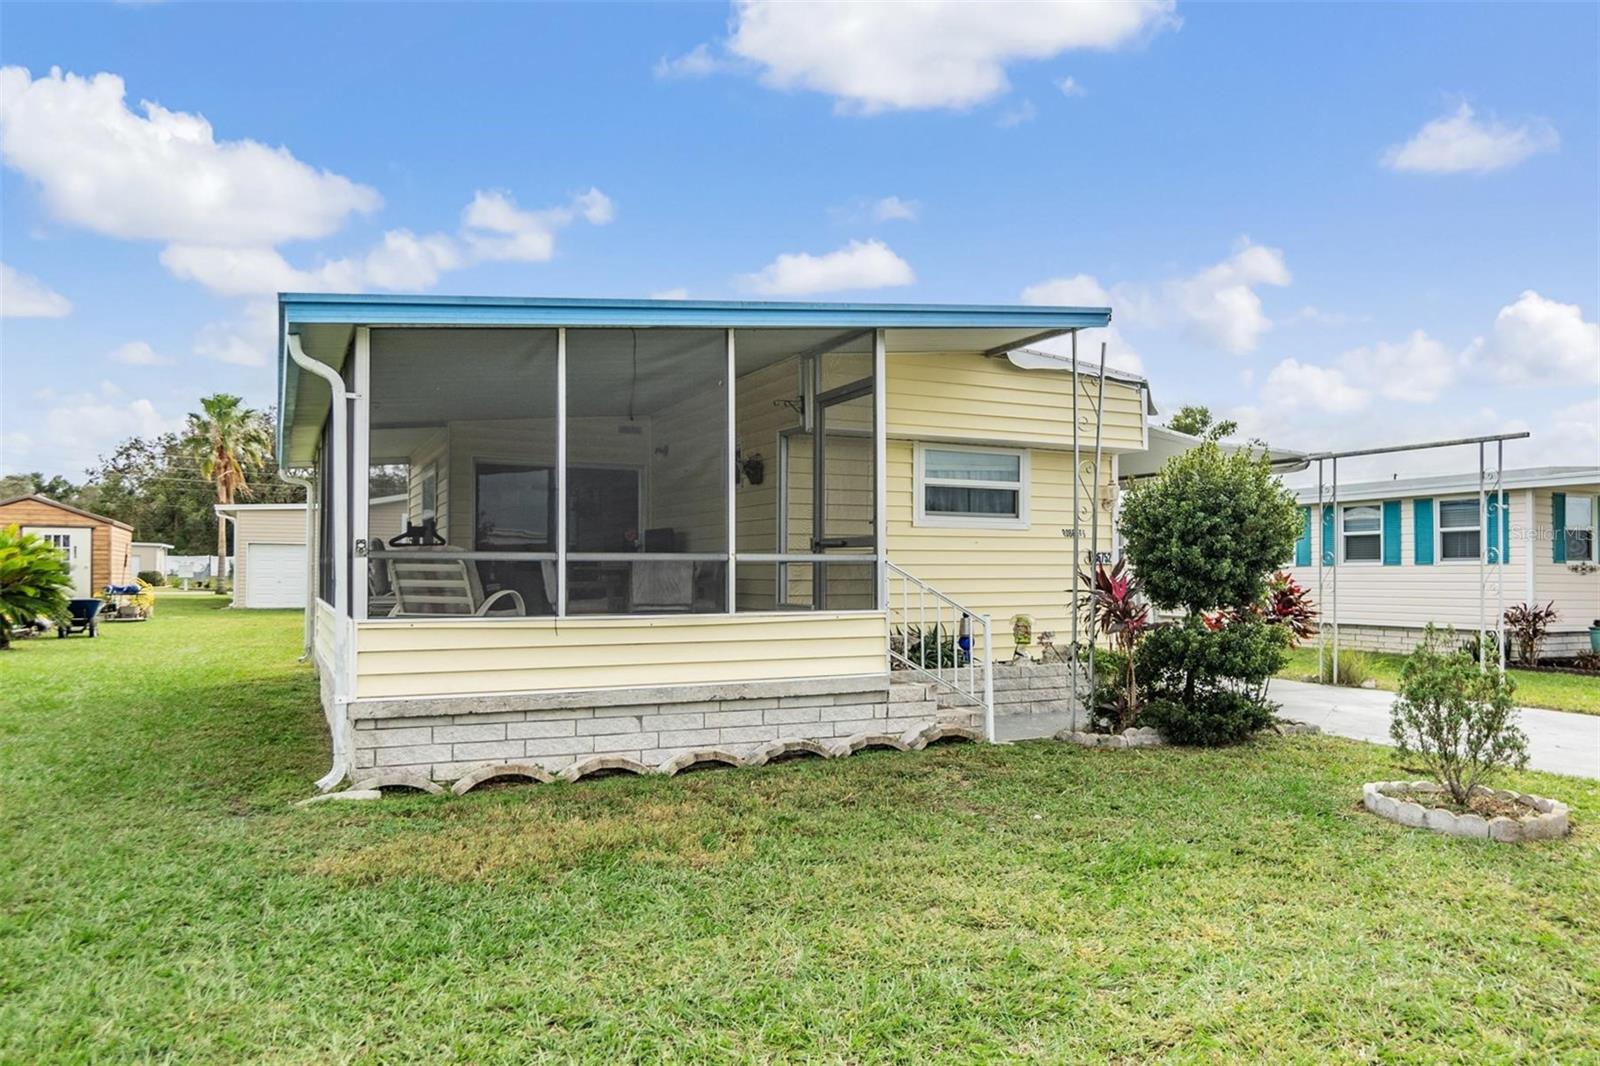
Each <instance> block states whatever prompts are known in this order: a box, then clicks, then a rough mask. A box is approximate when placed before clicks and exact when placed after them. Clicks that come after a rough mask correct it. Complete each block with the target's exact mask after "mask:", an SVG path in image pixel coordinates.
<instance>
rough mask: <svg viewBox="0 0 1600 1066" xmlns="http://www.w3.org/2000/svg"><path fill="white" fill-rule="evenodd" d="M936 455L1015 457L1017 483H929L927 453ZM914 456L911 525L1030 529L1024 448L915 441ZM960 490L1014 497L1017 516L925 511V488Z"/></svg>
mask: <svg viewBox="0 0 1600 1066" xmlns="http://www.w3.org/2000/svg"><path fill="white" fill-rule="evenodd" d="M930 450H931V451H938V452H977V453H980V454H985V455H1009V456H1015V457H1016V458H1017V460H1018V463H1017V480H1016V481H974V480H971V479H967V478H934V479H932V481H931V482H930V481H929V479H928V476H927V453H928V452H929V451H930ZM915 451H916V457H915V461H914V463H913V465H914V467H915V471H916V473H915V477H914V478H913V489H912V491H913V495H914V496H915V511H914V512H913V515H912V525H914V526H925V527H931V528H945V529H1029V528H1032V522H1031V521H1030V518H1029V514H1028V508H1029V500H1028V497H1029V495H1030V493H1029V491H1028V489H1029V485H1030V484H1031V483H1032V481H1033V477H1032V464H1031V462H1030V457H1031V453H1030V451H1029V450H1028V449H1027V448H992V447H988V446H985V445H977V444H946V443H942V442H939V441H918V442H917V443H916V449H915ZM930 484H932V485H933V486H934V487H936V488H939V487H944V488H962V489H999V490H1001V491H1004V492H1015V493H1016V494H1017V513H1016V514H1015V515H994V516H992V517H991V516H985V515H961V514H944V513H941V512H938V511H935V512H932V513H929V511H928V486H929V485H930Z"/></svg>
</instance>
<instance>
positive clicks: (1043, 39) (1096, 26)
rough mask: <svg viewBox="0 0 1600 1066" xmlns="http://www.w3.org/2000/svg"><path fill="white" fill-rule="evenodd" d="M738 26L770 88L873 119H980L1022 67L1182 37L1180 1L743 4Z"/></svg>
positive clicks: (733, 40) (735, 45)
mask: <svg viewBox="0 0 1600 1066" xmlns="http://www.w3.org/2000/svg"><path fill="white" fill-rule="evenodd" d="M733 20H734V26H733V31H732V34H731V35H730V36H729V38H728V40H727V41H726V42H725V47H726V48H727V50H728V51H729V52H731V53H732V54H733V55H735V56H738V57H740V58H742V59H746V60H749V61H750V62H752V63H754V64H756V66H757V67H758V68H759V70H760V71H761V79H762V81H763V82H765V83H766V84H767V85H770V86H772V87H773V88H778V89H808V90H813V91H816V92H821V93H826V94H827V95H829V96H832V97H834V99H835V102H836V107H837V108H838V109H839V110H841V111H845V112H850V113H855V114H868V115H870V114H877V113H880V112H884V111H896V110H918V109H927V108H956V109H960V108H968V107H972V106H973V105H975V104H979V103H982V102H984V101H986V100H991V99H993V98H995V97H997V96H999V95H1001V94H1002V93H1004V92H1005V91H1006V90H1007V88H1008V87H1009V83H1008V82H1007V80H1006V67H1007V66H1008V65H1009V64H1011V63H1016V62H1027V61H1030V60H1041V59H1049V58H1051V57H1053V56H1057V55H1060V54H1061V53H1062V52H1065V51H1068V50H1070V49H1084V48H1092V49H1101V50H1109V49H1115V48H1119V47H1122V46H1125V45H1130V44H1134V43H1136V42H1138V41H1140V40H1142V39H1144V38H1146V37H1147V36H1148V35H1150V34H1151V33H1154V32H1156V31H1159V30H1161V29H1164V28H1167V27H1170V26H1175V25H1177V19H1176V18H1175V17H1174V15H1173V4H1172V3H1171V2H1170V0H1122V2H1119V0H1049V2H1026V0H991V2H990V3H986V4H969V3H918V4H858V3H850V2H846V0H832V2H826V3H810V4H794V3H785V2H782V0H741V2H739V3H737V4H736V6H735V8H734V15H733ZM695 55H696V53H694V52H691V53H690V57H692V56H695ZM704 58H705V59H709V58H710V56H709V54H706V55H705V56H704ZM687 60H689V57H684V59H683V60H680V61H679V62H684V61H687ZM689 67H690V69H691V70H693V71H698V70H700V69H701V67H702V65H701V63H700V61H699V60H698V59H697V60H695V61H694V62H691V63H689ZM658 69H659V67H658Z"/></svg>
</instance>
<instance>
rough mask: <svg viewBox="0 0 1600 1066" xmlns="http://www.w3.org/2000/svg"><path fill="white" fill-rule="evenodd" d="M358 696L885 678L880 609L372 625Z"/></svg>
mask: <svg viewBox="0 0 1600 1066" xmlns="http://www.w3.org/2000/svg"><path fill="white" fill-rule="evenodd" d="M357 643H358V647H359V652H358V654H357V658H356V663H357V672H358V681H357V695H359V696H360V697H362V698H379V697H388V696H425V695H445V694H452V693H464V692H564V691H571V690H577V689H598V688H627V687H634V686H655V685H679V684H718V683H728V682H739V681H776V680H784V679H790V678H810V677H836V676H842V675H855V674H880V673H883V672H884V670H885V669H886V665H885V657H884V627H883V618H882V617H881V616H879V615H877V614H839V613H827V612H822V613H817V614H806V615H785V616H773V615H767V616H760V617H753V616H748V615H747V616H743V617H737V616H727V615H701V616H675V617H653V618H567V619H563V620H561V621H560V622H559V623H557V622H556V621H555V620H553V619H528V620H526V621H506V620H496V621H492V622H406V623H399V622H379V623H373V622H366V623H361V624H360V627H359V636H358V641H357Z"/></svg>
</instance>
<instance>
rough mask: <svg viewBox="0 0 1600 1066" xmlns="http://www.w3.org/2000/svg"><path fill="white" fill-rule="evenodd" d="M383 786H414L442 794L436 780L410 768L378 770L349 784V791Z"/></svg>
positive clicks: (424, 790) (419, 790)
mask: <svg viewBox="0 0 1600 1066" xmlns="http://www.w3.org/2000/svg"><path fill="white" fill-rule="evenodd" d="M385 788H414V789H416V790H417V791H418V792H426V793H428V794H429V795H433V796H442V795H444V788H443V786H441V785H440V784H439V783H438V782H437V781H434V780H433V779H432V778H428V777H424V776H422V775H421V774H419V773H415V772H413V771H411V770H380V771H379V772H378V773H375V774H369V775H367V776H366V777H363V778H362V779H361V780H360V781H357V782H356V783H355V784H353V785H351V786H350V791H351V792H365V791H368V790H369V789H380V790H381V789H385Z"/></svg>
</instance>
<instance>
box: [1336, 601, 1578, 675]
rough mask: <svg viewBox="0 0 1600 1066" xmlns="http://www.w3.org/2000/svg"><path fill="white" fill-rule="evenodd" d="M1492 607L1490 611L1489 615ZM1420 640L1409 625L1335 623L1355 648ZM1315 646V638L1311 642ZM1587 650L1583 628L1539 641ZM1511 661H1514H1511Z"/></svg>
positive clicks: (1550, 649) (1391, 648)
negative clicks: (1338, 624) (1339, 624)
mask: <svg viewBox="0 0 1600 1066" xmlns="http://www.w3.org/2000/svg"><path fill="white" fill-rule="evenodd" d="M1493 613H1494V612H1493V611H1491V612H1490V614H1491V615H1493ZM1489 622H1490V628H1491V629H1492V628H1493V625H1494V619H1493V618H1492V617H1491V618H1490V619H1489ZM1475 633H1476V631H1475V630H1473V629H1471V628H1470V627H1467V628H1461V627H1458V628H1457V629H1456V635H1457V636H1458V637H1460V638H1461V640H1462V641H1467V640H1470V639H1471V638H1472V637H1473V636H1474V634H1475ZM1328 640H1329V642H1330V644H1329V646H1330V647H1331V646H1332V643H1331V642H1332V640H1333V636H1332V631H1331V630H1330V631H1329V636H1328ZM1421 643H1422V630H1421V629H1416V628H1412V627H1409V626H1371V625H1348V624H1345V625H1341V626H1339V647H1340V648H1354V649H1356V650H1357V651H1381V652H1393V653H1394V654H1396V655H1410V654H1411V653H1412V652H1414V651H1416V650H1417V645H1418V644H1421ZM1310 646H1311V647H1313V648H1315V647H1316V643H1315V641H1313V642H1311V644H1310ZM1511 650H1512V651H1513V653H1514V652H1515V651H1516V646H1515V643H1513V644H1512V649H1511ZM1588 650H1589V631H1588V630H1587V629H1583V630H1579V631H1576V632H1566V633H1551V634H1550V635H1549V636H1547V637H1545V638H1544V640H1543V641H1541V642H1540V644H1539V653H1540V655H1577V654H1578V653H1579V652H1584V651H1588ZM1513 665H1514V664H1513Z"/></svg>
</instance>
